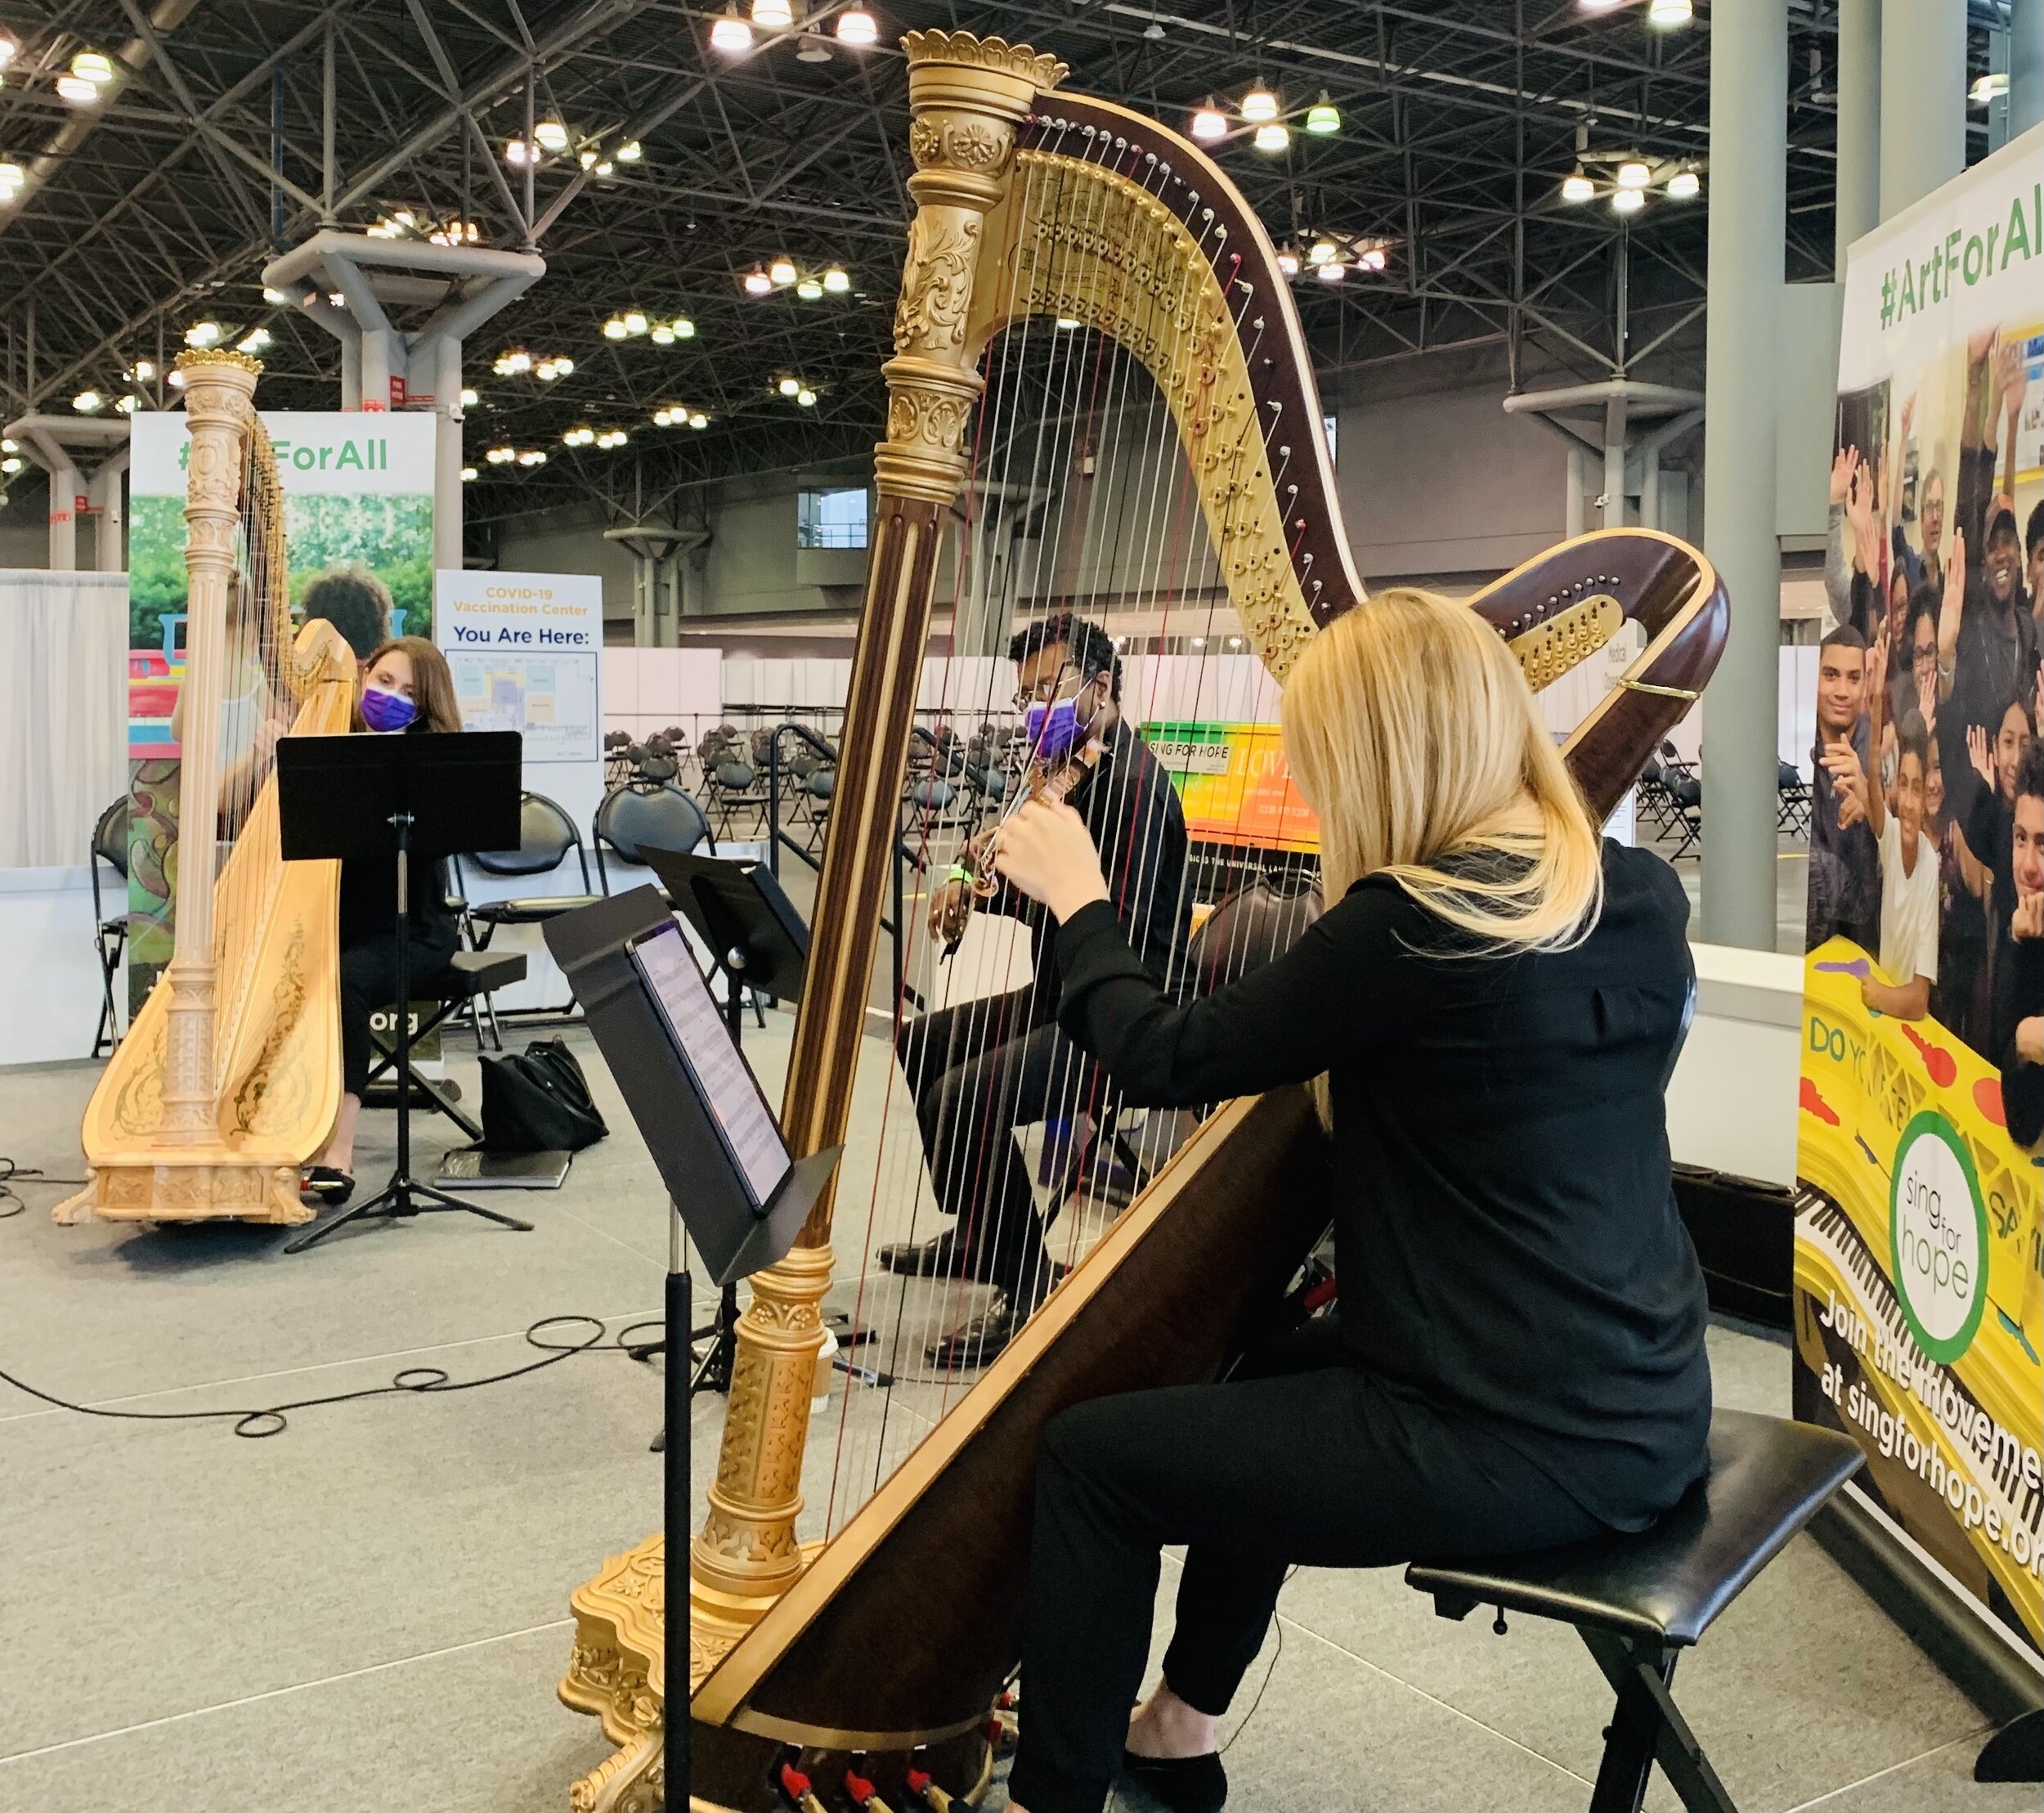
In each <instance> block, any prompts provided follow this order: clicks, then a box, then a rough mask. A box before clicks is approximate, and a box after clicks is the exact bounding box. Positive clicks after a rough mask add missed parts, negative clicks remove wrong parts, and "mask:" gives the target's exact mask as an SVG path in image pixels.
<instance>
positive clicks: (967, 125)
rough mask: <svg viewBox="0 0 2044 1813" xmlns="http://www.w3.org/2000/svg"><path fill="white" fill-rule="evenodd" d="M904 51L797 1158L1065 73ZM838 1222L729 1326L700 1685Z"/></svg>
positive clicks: (748, 1612)
mask: <svg viewBox="0 0 2044 1813" xmlns="http://www.w3.org/2000/svg"><path fill="white" fill-rule="evenodd" d="M903 47H904V48H905V49H906V51H907V52H908V98H909V107H910V110H911V113H912V124H911V127H910V136H909V146H910V150H911V151H912V153H913V155H914V157H915V160H916V173H915V174H914V175H913V176H912V177H910V178H909V180H908V188H909V192H910V194H911V195H913V196H914V198H915V200H916V204H917V213H916V216H915V218H914V219H913V221H912V222H911V223H910V226H909V229H908V252H907V256H906V258H905V260H904V263H903V271H902V284H901V300H900V302H899V304H898V305H897V307H896V308H895V311H894V357H893V358H892V359H890V361H888V362H887V364H886V366H885V367H884V368H883V375H885V378H886V379H887V388H888V406H887V438H886V439H885V441H884V442H881V445H880V446H879V447H877V448H876V450H875V457H874V470H875V476H876V482H877V488H878V490H879V493H880V509H879V512H878V514H877V517H876V524H875V533H874V537H873V546H872V555H871V560H870V564H869V568H868V572H867V590H866V600H865V604H864V607H863V611H862V613H861V616H860V622H859V636H858V645H857V650H856V653H855V654H854V660H853V666H852V678H851V685H850V689H849V696H848V702H847V705H846V710H845V723H844V726H843V730H842V734H841V737H840V760H839V766H838V772H837V787H836V792H835V795H834V796H833V798H832V801H831V828H830V833H829V837H828V839H827V841H826V843H825V845H824V850H823V874H822V876H821V877H820V878H819V880H818V885H817V902H816V910H815V913H814V927H813V931H812V933H811V939H810V945H809V964H808V976H807V981H806V983H805V987H804V990H803V994H802V1001H801V1004H800V1009H799V1012H798V1015H797V1018H796V1032H795V1044H794V1049H793V1051H792V1052H791V1057H790V1060H789V1065H788V1080H787V1093H786V1094H785V1095H784V1097H783V1098H782V1116H781V1118H782V1128H783V1129H784V1131H785V1132H786V1133H787V1138H788V1141H789V1143H790V1145H791V1147H794V1148H795V1149H796V1151H798V1152H805V1153H806V1152H814V1151H820V1150H822V1149H823V1148H824V1147H829V1146H833V1145H836V1144H837V1143H839V1142H840V1141H841V1140H842V1139H843V1138H844V1136H845V1125H846V1122H847V1120H848V1119H849V1115H850V1110H851V1098H852V1080H853V1076H854V1072H855V1070H856V1069H857V1066H858V1054H859V1048H860V1047H861V1046H862V1045H863V1044H864V1043H867V1041H866V1040H865V1039H863V1037H862V1033H863V1021H864V1017H865V1011H866V1009H865V1003H866V1000H867V993H868V977H869V976H871V974H872V964H873V953H874V950H875V948H876V943H877V940H878V934H879V915H880V912H881V900H882V899H883V898H884V896H885V888H886V883H887V877H888V874H889V870H890V864H892V862H893V861H894V846H895V837H896V832H895V830H894V802H895V800H896V798H897V797H898V795H899V790H900V787H901V777H902V772H903V767H904V765H905V763H906V761H907V756H908V730H909V725H910V723H911V721H912V713H913V710H914V706H915V695H916V683H917V680H918V678H919V676H920V675H921V670H922V660H923V651H924V648H925V645H926V643H927V641H928V639H929V629H930V592H931V589H932V586H933V585H934V582H935V568H936V553H937V548H936V540H937V518H938V513H939V512H940V511H941V510H942V509H944V507H945V506H947V505H949V504H951V503H952V502H953V500H955V499H956V498H957V495H958V491H959V488H960V487H961V485H962V484H963V483H964V482H965V478H966V461H965V458H964V455H963V454H962V453H961V446H962V443H963V442H964V439H965V433H966V424H968V423H969V422H970V420H971V417H972V411H973V408H974V406H975V404H976V403H977V402H979V395H980V393H981V391H982V389H983V388H984V380H983V379H981V378H980V375H979V370H978V359H979V347H978V345H977V344H976V343H975V340H974V338H973V334H972V305H973V290H974V285H975V279H976V277H977V275H978V273H979V271H980V270H981V269H982V268H983V267H982V262H981V261H982V258H983V254H984V252H985V246H984V237H985V235H986V231H987V217H988V213H990V212H992V211H993V210H995V209H998V208H999V207H1000V206H1001V205H1002V203H1003V201H1004V200H1005V199H1006V194H1007V189H1008V184H1009V182H1010V179H1011V176H1012V174H1013V172H1014V170H1015V138H1016V134H1017V132H1018V131H1019V129H1020V127H1021V125H1022V123H1023V122H1024V119H1027V118H1028V116H1029V111H1030V109H1031V108H1032V107H1033V105H1034V104H1035V101H1036V98H1037V96H1038V95H1039V94H1040V93H1041V92H1043V91H1044V90H1046V89H1047V88H1051V86H1052V85H1054V84H1055V83H1056V82H1057V81H1058V80H1059V79H1060V78H1061V77H1062V76H1063V74H1064V73H1065V67H1064V65H1062V64H1060V63H1059V62H1058V61H1056V59H1055V58H1052V57H1047V56H1038V54H1037V53H1036V52H1033V51H1031V50H1029V49H1027V48H1025V47H1021V46H1019V45H1010V44H1006V43H1003V42H1002V40H1000V39H999V38H977V37H975V36H974V35H973V34H971V33H970V32H942V31H930V32H911V33H910V34H908V36H907V38H904V39H903ZM830 1212H831V1209H830V1198H829V1196H828V1194H826V1196H825V1197H824V1199H823V1201H822V1202H821V1203H819V1205H818V1208H817V1210H816V1212H815V1213H814V1214H812V1216H811V1218H810V1220H809V1225H808V1226H807V1227H805V1229H804V1230H803V1232H802V1236H801V1239H800V1245H797V1246H796V1249H795V1250H794V1251H793V1252H791V1253H790V1254H788V1256H787V1258H786V1259H783V1260H782V1261H781V1263H779V1264H778V1265H775V1266H773V1267H770V1268H769V1269H768V1270H767V1271H765V1272H761V1273H760V1274H759V1276H758V1277H755V1279H754V1280H753V1290H754V1296H753V1300H752V1305H751V1308H750V1309H748V1310H747V1311H746V1314H745V1315H744V1316H743V1317H741V1318H740V1320H739V1322H738V1328H737V1360H736V1362H735V1363H734V1365H733V1372H732V1380H731V1396H730V1408H729V1411H728V1414H727V1416H726V1419H725V1422H724V1440H723V1445H722V1448H721V1450H720V1452H719V1458H718V1462H717V1479H716V1483H715V1485H714V1486H713V1487H712V1488H710V1511H709V1516H708V1518H707V1519H706V1522H705V1523H704V1524H703V1527H702V1532H701V1533H700V1534H699V1535H698V1536H697V1537H696V1539H695V1541H693V1544H692V1545H691V1546H690V1550H689V1562H690V1573H691V1576H692V1583H691V1587H690V1594H689V1598H690V1603H691V1613H692V1617H693V1620H694V1623H693V1640H692V1644H691V1675H692V1678H694V1679H700V1678H701V1676H702V1675H703V1674H704V1673H706V1672H707V1671H708V1670H709V1669H710V1667H715V1664H716V1663H717V1662H718V1661H719V1660H720V1659H721V1658H722V1657H723V1655H724V1652H725V1651H726V1650H728V1649H729V1648H730V1647H731V1645H733V1643H735V1642H737V1640H739V1639H740V1638H741V1637H742V1636H743V1635H744V1633H745V1631H746V1630H747V1629H748V1628H749V1627H751V1625H753V1624H755V1623H756V1622H758V1621H759V1619H760V1616H761V1615H762V1614H763V1613H764V1611H765V1610H766V1609H767V1607H768V1606H769V1604H771V1603H772V1602H773V1600H774V1599H775V1598H776V1597H777V1596H778V1595H779V1594H781V1593H782V1592H783V1591H786V1589H787V1587H788V1586H791V1585H792V1584H793V1583H794V1582H795V1581H796V1579H797V1578H798V1577H800V1573H801V1572H802V1568H803V1565H804V1557H803V1553H802V1550H801V1547H800V1544H799V1542H798V1541H797V1538H796V1518H797V1516H798V1515H800V1511H801V1509H802V1496H801V1490H800V1486H801V1476H802V1456H803V1452H804V1450H805V1447H806V1445H807V1442H808V1437H809V1399H810V1394H811V1393H812V1391H813V1390H814V1381H815V1367H816V1361H817V1357H818V1354H819V1353H821V1352H822V1350H823V1320H822V1316H821V1313H820V1306H821V1304H822V1302H823V1294H824V1292H825V1291H826V1290H828V1288H829V1286H830V1279H831V1249H830V1225H831V1224H830Z"/></svg>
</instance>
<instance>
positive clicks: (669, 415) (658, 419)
mask: <svg viewBox="0 0 2044 1813" xmlns="http://www.w3.org/2000/svg"><path fill="white" fill-rule="evenodd" d="M674 419H675V412H674V411H672V410H671V409H657V410H655V411H653V426H654V427H655V428H665V427H666V426H667V424H669V423H670V422H671V421H673V420H674Z"/></svg>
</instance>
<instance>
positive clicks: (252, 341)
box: [234, 327, 270, 352]
mask: <svg viewBox="0 0 2044 1813" xmlns="http://www.w3.org/2000/svg"><path fill="white" fill-rule="evenodd" d="M269 343H270V330H269V329H268V328H267V327H252V328H250V329H249V331H248V332H247V333H246V334H243V335H242V336H241V338H240V339H238V340H236V341H235V347H234V349H235V352H261V351H262V349H263V348H265V347H266V346H267V345H268V344H269Z"/></svg>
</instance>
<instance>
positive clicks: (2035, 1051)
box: [1988, 738, 2044, 1147]
mask: <svg viewBox="0 0 2044 1813" xmlns="http://www.w3.org/2000/svg"><path fill="white" fill-rule="evenodd" d="M2014 816H2015V826H2014V833H2015V834H2014V837H2013V840H2012V851H2011V855H2012V861H2011V863H2010V870H2011V873H2012V877H2013V880H2014V882H2015V912H2014V913H2013V914H2012V915H2011V916H2010V922H2009V927H2008V930H2009V945H2008V958H2007V961H2006V963H2003V964H2002V965H2001V968H2000V970H1999V972H1997V976H1996V977H1995V990H1994V1039H1993V1047H1992V1050H1991V1052H1989V1053H1988V1055H1989V1056H1990V1057H1992V1059H1993V1061H1995V1062H1996V1063H1997V1064H1998V1065H2000V1066H2001V1106H2002V1108H2003V1111H2004V1112H2005V1113H2006V1116H2007V1120H2008V1128H2009V1137H2010V1138H2011V1139H2013V1140H2014V1141H2015V1143H2016V1144H2017V1145H2018V1146H2021V1147H2035V1146H2036V1145H2037V1143H2038V1142H2039V1141H2040V1139H2044V738H2038V739H2037V740H2034V741H2033V742H2032V743H2031V744H2030V746H2029V748H2028V750H2027V751H2026V752H2024V756H2023V761H2022V764H2021V765H2020V766H2019V768H2018V769H2017V770H2016V777H2015V815H2014Z"/></svg>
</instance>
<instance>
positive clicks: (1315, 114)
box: [1306, 88, 1342, 138]
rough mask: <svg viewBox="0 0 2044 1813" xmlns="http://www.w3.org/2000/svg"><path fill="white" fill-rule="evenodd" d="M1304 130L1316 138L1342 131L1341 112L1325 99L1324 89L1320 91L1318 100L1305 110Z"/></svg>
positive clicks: (1325, 92)
mask: <svg viewBox="0 0 2044 1813" xmlns="http://www.w3.org/2000/svg"><path fill="white" fill-rule="evenodd" d="M1306 129H1307V131H1308V132H1311V133H1312V134H1313V135H1314V136H1315V137H1317V138H1325V137H1327V135H1328V134H1329V132H1339V131H1340V130H1341V129H1342V114H1341V110H1340V109H1339V108H1338V107H1337V106H1336V105H1334V102H1333V101H1329V99H1328V98H1327V90H1326V89H1325V88H1323V89H1321V90H1320V99H1319V100H1318V101H1315V102H1314V103H1313V105H1311V106H1310V107H1308V108H1307V110H1306Z"/></svg>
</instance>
